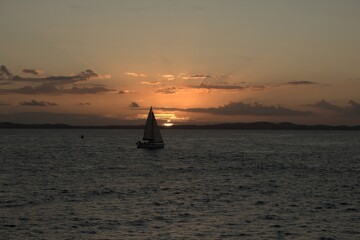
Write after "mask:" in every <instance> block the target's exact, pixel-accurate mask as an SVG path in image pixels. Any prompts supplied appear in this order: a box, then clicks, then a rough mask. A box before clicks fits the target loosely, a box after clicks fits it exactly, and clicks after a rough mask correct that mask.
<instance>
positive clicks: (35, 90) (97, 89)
mask: <svg viewBox="0 0 360 240" xmlns="http://www.w3.org/2000/svg"><path fill="white" fill-rule="evenodd" d="M110 91H115V90H113V89H108V88H106V87H102V86H94V87H77V86H74V87H72V88H62V87H58V86H56V84H53V83H43V84H41V85H39V86H24V87H20V88H13V89H0V94H50V95H60V94H65V93H67V94H97V93H105V92H110Z"/></svg>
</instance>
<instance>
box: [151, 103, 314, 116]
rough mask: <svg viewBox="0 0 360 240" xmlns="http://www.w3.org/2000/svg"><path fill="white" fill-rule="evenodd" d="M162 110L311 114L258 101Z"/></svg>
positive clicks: (244, 113)
mask: <svg viewBox="0 0 360 240" xmlns="http://www.w3.org/2000/svg"><path fill="white" fill-rule="evenodd" d="M157 109H161V110H164V111H183V112H195V113H211V114H216V115H252V116H311V115H313V113H312V112H309V111H299V110H295V109H290V108H286V107H283V106H280V105H277V106H274V105H270V106H269V105H264V104H259V103H256V102H255V103H253V104H251V103H244V102H230V103H229V104H225V105H224V106H218V107H213V108H185V109H184V108H164V107H160V108H157Z"/></svg>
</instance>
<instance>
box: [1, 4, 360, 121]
mask: <svg viewBox="0 0 360 240" xmlns="http://www.w3.org/2000/svg"><path fill="white" fill-rule="evenodd" d="M0 29H1V30H0V32H1V35H0V65H1V67H0V122H3V121H12V122H17V123H68V124H96V125H105V124H142V123H144V119H145V118H146V115H147V112H148V109H149V107H150V106H153V108H154V111H155V114H156V116H157V118H158V119H159V121H160V122H162V123H163V122H165V121H167V122H173V123H175V124H189V123H192V124H204V123H223V122H254V121H271V122H284V121H287V122H294V123H303V124H331V125H338V124H347V125H355V124H360V1H358V0H346V1H340V0H304V1H289V0H272V1H269V0H254V1H245V0H244V1H242V0H181V1H175V0H151V1H150V0H61V1H57V0H0Z"/></svg>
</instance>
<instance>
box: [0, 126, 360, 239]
mask: <svg viewBox="0 0 360 240" xmlns="http://www.w3.org/2000/svg"><path fill="white" fill-rule="evenodd" d="M81 135H84V138H81ZM141 136H142V130H4V129H3V130H0V153H1V154H0V165H1V170H0V171H1V172H0V173H1V174H0V186H1V188H0V239H126V238H133V239H184V238H185V239H186V238H189V239H222V238H227V239H242V238H244V239H297V238H302V239H360V230H359V229H360V226H359V223H360V212H359V211H360V186H359V185H360V148H359V145H360V133H359V132H336V131H328V132H321V131H220V130H213V131H203V130H164V131H163V137H164V140H165V142H166V146H165V149H164V150H157V151H149V150H145V149H136V146H135V143H136V141H138V140H139V138H141Z"/></svg>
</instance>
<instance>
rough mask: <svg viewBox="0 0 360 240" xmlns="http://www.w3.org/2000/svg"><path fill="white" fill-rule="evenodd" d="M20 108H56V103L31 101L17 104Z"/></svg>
mask: <svg viewBox="0 0 360 240" xmlns="http://www.w3.org/2000/svg"><path fill="white" fill-rule="evenodd" d="M19 105H21V106H33V107H48V106H58V105H57V104H56V103H53V102H46V101H37V100H31V101H29V102H26V101H25V102H19Z"/></svg>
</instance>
